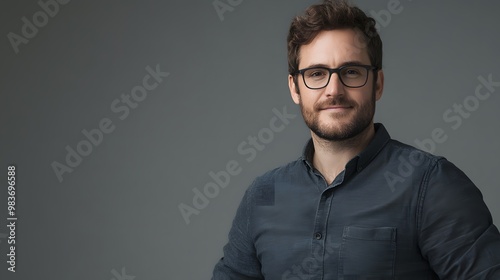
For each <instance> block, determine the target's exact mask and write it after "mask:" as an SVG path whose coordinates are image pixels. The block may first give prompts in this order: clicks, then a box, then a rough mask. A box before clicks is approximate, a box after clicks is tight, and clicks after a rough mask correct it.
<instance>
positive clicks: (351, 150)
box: [311, 122, 375, 184]
mask: <svg viewBox="0 0 500 280" xmlns="http://www.w3.org/2000/svg"><path fill="white" fill-rule="evenodd" d="M311 135H312V139H313V143H314V156H313V165H314V167H315V168H316V169H317V170H318V171H319V172H320V173H321V174H322V175H323V177H324V178H325V179H326V181H327V183H328V184H331V183H332V182H333V180H334V179H335V177H337V175H338V174H339V173H340V172H342V170H344V168H345V165H346V164H347V163H348V162H349V161H350V160H351V159H352V158H354V157H355V156H356V155H358V154H359V153H361V152H362V151H363V150H364V149H365V148H366V146H368V144H369V143H370V141H371V140H372V139H373V136H374V135H375V128H374V126H373V122H372V123H371V124H370V125H369V126H368V127H367V128H366V129H365V130H363V131H362V132H361V133H359V134H358V135H356V136H354V137H352V138H349V139H345V140H341V141H330V140H325V139H322V138H319V137H318V136H317V135H316V134H314V133H312V132H311Z"/></svg>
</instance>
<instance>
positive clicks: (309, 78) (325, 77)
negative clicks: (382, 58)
mask: <svg viewBox="0 0 500 280" xmlns="http://www.w3.org/2000/svg"><path fill="white" fill-rule="evenodd" d="M376 69H377V67H375V66H371V65H344V66H341V67H339V68H326V67H311V68H304V69H301V70H298V71H297V72H295V74H302V78H303V79H304V84H305V85H306V87H308V88H310V89H321V88H324V87H326V86H327V85H328V83H330V78H331V77H332V74H333V73H337V75H338V76H339V79H340V82H342V84H343V85H344V86H346V87H350V88H359V87H362V86H364V85H366V82H367V81H368V73H369V71H370V70H376Z"/></svg>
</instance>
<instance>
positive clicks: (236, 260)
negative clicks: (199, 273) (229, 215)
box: [212, 182, 264, 280]
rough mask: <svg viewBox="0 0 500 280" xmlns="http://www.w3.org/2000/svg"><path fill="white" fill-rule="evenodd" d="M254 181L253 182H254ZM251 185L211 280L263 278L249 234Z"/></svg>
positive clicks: (255, 279) (253, 279)
mask: <svg viewBox="0 0 500 280" xmlns="http://www.w3.org/2000/svg"><path fill="white" fill-rule="evenodd" d="M254 183H255V182H254ZM252 201H253V199H252V186H250V188H249V189H248V190H247V191H246V192H245V195H244V196H243V199H242V201H241V203H240V206H239V207H238V210H237V212H236V216H235V218H234V220H233V224H232V227H231V230H230V231H229V241H228V243H227V244H226V245H225V246H224V257H222V258H221V259H220V260H219V262H218V263H217V264H216V265H215V268H214V272H213V278H212V280H240V279H241V280H263V279H264V277H263V276H262V274H261V265H260V262H259V260H258V259H257V256H256V251H255V246H254V244H253V239H252V237H251V234H250V228H251V227H250V222H251V221H250V220H251V206H252Z"/></svg>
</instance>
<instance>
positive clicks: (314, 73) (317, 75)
mask: <svg viewBox="0 0 500 280" xmlns="http://www.w3.org/2000/svg"><path fill="white" fill-rule="evenodd" d="M304 74H305V75H306V77H307V78H311V79H322V78H325V77H327V76H328V71H327V70H325V69H309V70H307V71H306V72H305V73H304Z"/></svg>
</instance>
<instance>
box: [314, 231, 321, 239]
mask: <svg viewBox="0 0 500 280" xmlns="http://www.w3.org/2000/svg"><path fill="white" fill-rule="evenodd" d="M314 238H316V239H317V240H321V238H323V235H322V234H321V232H316V233H315V234H314Z"/></svg>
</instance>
